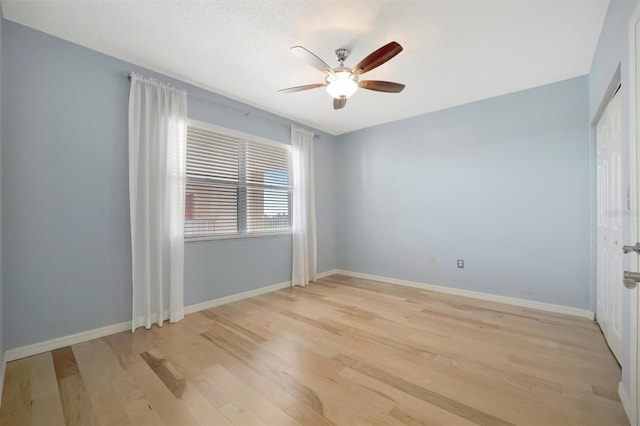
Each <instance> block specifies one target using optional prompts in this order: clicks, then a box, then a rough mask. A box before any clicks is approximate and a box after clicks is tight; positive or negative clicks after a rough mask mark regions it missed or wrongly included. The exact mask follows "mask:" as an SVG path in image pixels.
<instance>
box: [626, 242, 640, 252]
mask: <svg viewBox="0 0 640 426" xmlns="http://www.w3.org/2000/svg"><path fill="white" fill-rule="evenodd" d="M622 251H624V253H625V254H627V253H631V252H632V251H635V252H636V253H638V254H640V243H636V245H635V246H622Z"/></svg>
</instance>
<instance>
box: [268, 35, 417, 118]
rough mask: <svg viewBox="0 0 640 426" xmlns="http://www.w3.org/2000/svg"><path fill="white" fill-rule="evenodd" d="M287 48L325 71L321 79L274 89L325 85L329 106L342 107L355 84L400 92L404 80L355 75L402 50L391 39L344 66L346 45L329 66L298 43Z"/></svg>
mask: <svg viewBox="0 0 640 426" xmlns="http://www.w3.org/2000/svg"><path fill="white" fill-rule="evenodd" d="M289 50H291V52H292V53H293V54H294V55H296V56H297V57H298V58H300V59H302V60H303V61H305V62H306V63H308V64H309V65H311V66H312V67H314V68H316V69H319V70H320V71H322V72H324V73H325V74H327V76H326V77H325V79H324V80H325V81H324V83H315V84H306V85H304V86H296V87H289V88H287V89H281V90H278V92H282V93H288V92H300V91H302V90H309V89H316V88H318V87H326V88H327V92H328V93H329V94H330V95H331V96H332V97H333V108H334V109H340V108H344V106H345V105H346V104H347V98H349V97H350V96H351V95H353V94H354V93H355V92H356V90H358V87H361V88H363V89H367V90H375V91H376V92H387V93H400V92H402V89H404V84H400V83H394V82H391V81H379V80H360V79H359V78H360V76H361V75H362V74H364V73H366V72H369V71H371V70H372V69H374V68H377V67H379V66H380V65H382V64H384V63H385V62H387V61H388V60H390V59H391V58H393V57H394V56H396V55H397V54H398V53H400V52H402V46H400V44H398V43H396V42H395V41H392V42H390V43H387V44H385V45H384V46H382V47H381V48H379V49H377V50H375V51H374V52H372V53H371V54H369V56H367V57H366V58H364V59H363V60H361V61H360V63H358V65H356V66H355V67H353V68H347V67H345V66H344V61H345V60H346V59H347V57H348V56H349V53H350V52H349V51H348V50H347V49H338V50H336V58H337V59H338V62H340V66H339V67H336V68H331V67H330V66H329V65H327V63H326V62H325V61H323V60H322V59H320V58H319V57H317V56H316V55H314V54H313V53H311V52H310V51H308V50H307V49H305V48H304V47H302V46H293V47H292V48H291V49H289Z"/></svg>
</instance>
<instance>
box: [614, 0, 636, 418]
mask: <svg viewBox="0 0 640 426" xmlns="http://www.w3.org/2000/svg"><path fill="white" fill-rule="evenodd" d="M637 24H640V6H636V8H635V10H634V11H633V13H632V15H631V19H630V21H629V29H628V37H629V56H628V58H629V85H628V86H629V87H628V92H627V93H628V94H629V162H630V164H629V180H630V182H629V188H630V189H629V206H630V208H631V210H630V213H631V215H630V220H629V232H630V235H629V237H630V239H629V240H628V241H627V243H628V244H631V245H633V244H635V243H636V242H637V241H638V240H639V231H640V230H639V229H638V220H639V218H638V212H639V211H640V210H639V205H638V204H639V201H640V200H639V199H638V198H639V197H638V191H640V182H639V181H638V177H639V176H638V167H639V166H640V159H639V158H638V155H639V154H640V149H639V141H638V136H640V131H639V129H638V124H639V123H638V106H637V103H638V100H640V96H638V89H640V81H639V80H640V78H639V77H640V75H638V73H639V72H640V67H639V66H638V65H639V64H638V62H639V61H640V56H639V55H638V54H637V51H638V48H640V46H638V35H639V34H637V32H636V31H637V30H636V28H637V27H638V25H637ZM623 89H624V88H623ZM638 258H639V256H629V261H630V265H629V266H630V268H631V269H630V270H631V271H639V270H640V262H639V259H638ZM630 296H631V297H630V298H629V302H630V307H629V309H630V312H629V369H628V370H629V371H628V373H627V374H626V376H627V377H628V379H629V388H630V389H629V395H626V392H625V391H624V388H623V387H622V382H620V386H619V387H618V395H619V396H620V400H621V401H622V404H623V406H624V408H625V411H626V412H627V416H628V417H629V421H630V423H631V425H632V426H637V425H638V408H640V407H639V406H638V371H640V368H639V366H638V362H639V360H638V352H639V348H638V344H640V342H639V341H638V330H639V329H640V327H639V324H638V321H639V320H640V317H639V316H638V297H640V291H638V290H637V289H636V290H634V291H631V293H630ZM622 373H623V374H625V372H624V371H623V372H622Z"/></svg>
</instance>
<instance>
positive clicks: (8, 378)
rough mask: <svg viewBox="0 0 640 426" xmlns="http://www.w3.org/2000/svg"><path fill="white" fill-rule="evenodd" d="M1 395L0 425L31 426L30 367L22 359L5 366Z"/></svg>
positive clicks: (28, 361)
mask: <svg viewBox="0 0 640 426" xmlns="http://www.w3.org/2000/svg"><path fill="white" fill-rule="evenodd" d="M6 368H7V370H6V372H5V378H4V389H3V393H2V410H1V412H0V424H3V425H17V426H23V425H24V426H27V425H31V419H32V413H31V371H30V369H31V366H30V359H29V358H24V359H19V360H17V361H12V362H10V363H8V364H7V367H6Z"/></svg>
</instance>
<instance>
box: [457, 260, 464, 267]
mask: <svg viewBox="0 0 640 426" xmlns="http://www.w3.org/2000/svg"><path fill="white" fill-rule="evenodd" d="M458 268H464V260H463V259H458Z"/></svg>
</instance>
